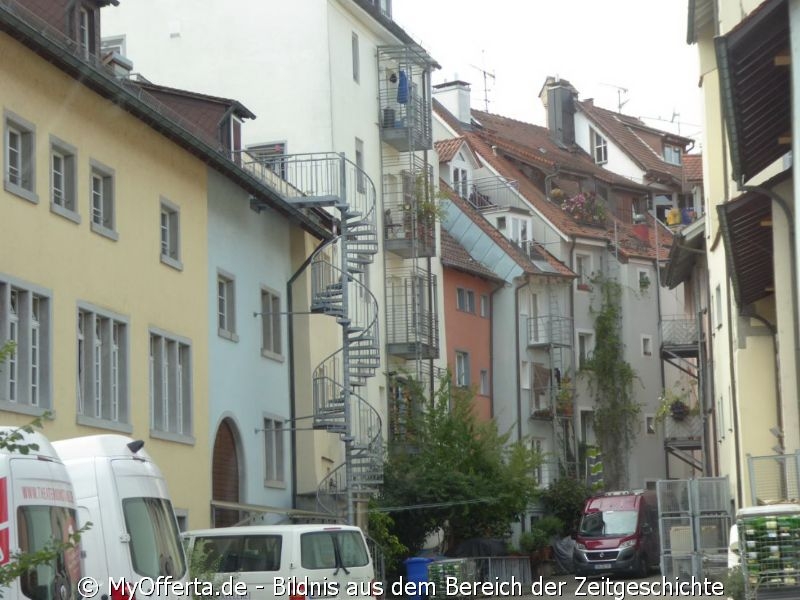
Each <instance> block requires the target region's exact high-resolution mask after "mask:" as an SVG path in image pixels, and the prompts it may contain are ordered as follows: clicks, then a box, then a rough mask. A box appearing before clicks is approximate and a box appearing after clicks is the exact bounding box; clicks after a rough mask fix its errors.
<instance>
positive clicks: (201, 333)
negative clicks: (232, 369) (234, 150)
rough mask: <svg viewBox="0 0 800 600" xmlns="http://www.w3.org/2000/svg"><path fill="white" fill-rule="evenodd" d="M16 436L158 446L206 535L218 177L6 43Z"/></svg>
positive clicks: (10, 373)
mask: <svg viewBox="0 0 800 600" xmlns="http://www.w3.org/2000/svg"><path fill="white" fill-rule="evenodd" d="M0 57H2V61H1V62H0V81H2V85H0V110H2V118H3V147H2V151H3V163H2V164H3V169H4V170H3V173H4V177H3V182H4V185H3V188H2V189H0V340H5V339H13V340H15V342H16V345H17V348H16V352H15V353H14V354H13V355H12V356H11V357H10V359H9V360H7V361H6V363H5V364H3V365H2V366H1V367H0V384H1V385H0V421H2V422H3V423H4V424H9V425H15V424H22V423H26V422H28V421H30V419H31V417H32V415H39V414H42V413H43V412H44V411H45V410H48V411H51V412H52V418H51V419H48V420H47V421H46V422H45V426H44V433H45V434H46V435H47V436H48V437H49V438H50V439H53V440H57V439H64V438H69V437H74V436H83V435H92V434H101V433H122V434H124V435H130V436H131V437H134V438H138V439H143V440H145V442H146V443H145V449H146V450H147V451H148V452H149V453H150V454H151V456H152V457H153V458H154V460H155V461H156V463H157V464H158V465H159V466H160V468H161V469H162V471H163V473H164V475H165V477H166V479H167V482H168V484H169V491H170V494H171V495H172V499H173V504H174V506H175V508H176V510H177V511H178V513H179V516H180V515H186V516H187V517H188V519H187V521H186V523H185V525H188V526H189V527H202V526H206V525H207V524H208V522H209V501H210V498H211V489H210V487H211V477H210V450H209V440H208V434H207V431H208V398H207V364H208V359H207V340H208V336H209V318H208V315H209V305H208V294H207V286H208V279H207V262H208V257H207V214H208V213H207V189H206V181H207V167H206V165H205V164H204V163H203V162H202V161H201V160H200V159H199V158H197V157H196V156H194V155H193V154H191V153H190V152H188V151H187V150H186V149H184V148H182V147H180V146H179V145H178V144H176V143H174V142H172V141H170V140H168V139H167V138H166V137H165V136H163V135H161V134H160V133H158V132H157V131H156V130H154V129H153V128H151V127H150V126H149V125H148V124H146V123H145V122H143V121H142V120H141V119H140V118H137V117H136V116H133V115H132V114H131V113H130V112H127V111H125V110H123V109H122V108H120V107H119V106H118V105H117V104H115V103H114V102H112V101H110V100H109V99H107V98H106V97H103V96H101V95H100V94H98V93H96V92H94V91H92V89H90V88H89V87H88V86H87V85H85V84H84V83H82V82H81V81H79V80H78V79H76V78H75V77H73V76H71V75H68V74H67V73H66V72H65V70H63V69H62V68H59V67H58V66H55V65H54V64H52V63H51V62H49V61H48V60H45V59H44V58H42V57H41V56H40V55H39V54H37V53H36V52H33V51H32V50H31V49H29V48H28V47H27V46H25V45H23V44H22V43H20V42H19V41H17V40H16V39H13V38H12V37H10V36H9V35H7V34H6V33H1V32H0Z"/></svg>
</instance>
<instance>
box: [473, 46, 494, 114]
mask: <svg viewBox="0 0 800 600" xmlns="http://www.w3.org/2000/svg"><path fill="white" fill-rule="evenodd" d="M481 53H482V54H483V51H481ZM470 67H472V68H473V69H476V70H478V71H480V73H481V75H483V110H484V111H485V112H489V83H488V82H489V79H491V80H492V81H494V71H487V70H486V69H483V68H481V67H476V66H475V65H470Z"/></svg>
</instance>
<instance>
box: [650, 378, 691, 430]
mask: <svg viewBox="0 0 800 600" xmlns="http://www.w3.org/2000/svg"><path fill="white" fill-rule="evenodd" d="M691 394H692V388H691V387H689V386H687V385H685V384H683V385H682V384H681V382H677V383H675V385H674V386H673V387H672V389H665V390H664V393H663V394H661V398H660V400H661V403H660V404H659V406H658V410H657V411H656V421H663V420H664V419H666V418H667V417H668V416H669V417H672V419H673V420H675V421H683V420H685V419H686V417H689V416H693V415H698V414H700V407H699V406H697V404H696V403H693V404H691V405H690V402H689V399H690V397H691Z"/></svg>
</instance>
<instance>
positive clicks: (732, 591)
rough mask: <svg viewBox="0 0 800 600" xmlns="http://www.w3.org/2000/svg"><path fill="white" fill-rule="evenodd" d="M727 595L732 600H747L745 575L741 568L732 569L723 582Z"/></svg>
mask: <svg viewBox="0 0 800 600" xmlns="http://www.w3.org/2000/svg"><path fill="white" fill-rule="evenodd" d="M723 585H724V586H725V595H726V596H727V597H729V598H731V599H732V600H745V595H744V591H745V590H744V573H743V572H742V569H741V568H739V567H736V568H733V569H730V570H729V571H728V576H727V577H726V578H725V579H724V580H723Z"/></svg>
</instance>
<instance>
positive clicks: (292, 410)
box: [286, 240, 330, 508]
mask: <svg viewBox="0 0 800 600" xmlns="http://www.w3.org/2000/svg"><path fill="white" fill-rule="evenodd" d="M329 241H330V240H322V241H321V242H320V243H319V245H318V246H317V247H316V248H314V251H313V252H312V253H311V254H309V255H308V256H307V257H306V258H305V260H304V261H303V263H302V264H301V265H300V266H299V267H298V268H297V270H296V271H295V272H294V274H293V275H292V276H291V277H290V278H289V281H288V282H287V283H286V311H287V312H288V313H289V315H288V316H289V318H288V319H287V323H286V337H287V348H286V354H287V355H288V359H289V419H291V421H290V422H291V423H292V428H291V433H290V436H291V437H290V439H291V441H292V450H291V457H292V508H297V468H296V466H297V429H296V427H295V426H294V423H296V419H297V409H296V407H295V395H296V391H295V387H294V319H293V318H292V317H293V315H292V313H293V312H294V311H293V308H294V307H293V306H292V304H293V299H292V285H294V282H295V281H296V280H297V278H298V277H300V274H301V273H302V272H303V271H305V270H306V268H307V267H308V265H309V264H311V259H312V258H313V256H314V255H315V254H316V253H317V251H318V250H319V249H320V248H322V246H324V245H325V244H327V243H328V242H329Z"/></svg>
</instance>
